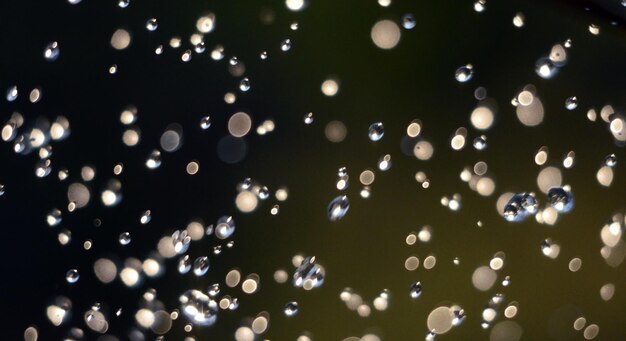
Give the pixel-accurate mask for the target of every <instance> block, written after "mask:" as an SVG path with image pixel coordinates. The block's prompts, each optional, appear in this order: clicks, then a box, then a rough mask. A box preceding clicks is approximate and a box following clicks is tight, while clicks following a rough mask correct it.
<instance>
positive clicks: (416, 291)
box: [409, 282, 422, 299]
mask: <svg viewBox="0 0 626 341" xmlns="http://www.w3.org/2000/svg"><path fill="white" fill-rule="evenodd" d="M421 295H422V283H420V282H415V283H413V284H411V287H410V290H409V296H411V298H413V299H415V298H418V297H420V296H421Z"/></svg>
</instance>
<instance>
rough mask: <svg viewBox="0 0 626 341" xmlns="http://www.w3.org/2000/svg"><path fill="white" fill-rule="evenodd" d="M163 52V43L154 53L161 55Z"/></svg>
mask: <svg viewBox="0 0 626 341" xmlns="http://www.w3.org/2000/svg"><path fill="white" fill-rule="evenodd" d="M162 53H163V45H159V46H157V47H156V48H155V49H154V54H156V55H160V54H162Z"/></svg>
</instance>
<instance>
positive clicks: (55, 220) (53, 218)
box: [46, 208, 62, 226]
mask: <svg viewBox="0 0 626 341" xmlns="http://www.w3.org/2000/svg"><path fill="white" fill-rule="evenodd" d="M61 220H62V217H61V211H60V210H59V209H56V208H55V209H53V210H51V211H50V212H48V215H47V216H46V222H47V223H48V225H50V226H57V225H59V224H60V223H61Z"/></svg>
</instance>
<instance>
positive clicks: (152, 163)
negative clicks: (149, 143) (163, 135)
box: [146, 149, 161, 169]
mask: <svg viewBox="0 0 626 341" xmlns="http://www.w3.org/2000/svg"><path fill="white" fill-rule="evenodd" d="M160 166H161V152H160V151H159V150H157V149H155V150H153V151H152V152H151V153H150V155H148V159H147V160H146V167H148V168H150V169H156V168H159V167H160Z"/></svg>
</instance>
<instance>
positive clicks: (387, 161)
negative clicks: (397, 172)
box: [378, 154, 391, 172]
mask: <svg viewBox="0 0 626 341" xmlns="http://www.w3.org/2000/svg"><path fill="white" fill-rule="evenodd" d="M389 168H391V155H389V154H385V155H383V156H381V157H380V159H378V169H379V170H381V171H383V172H384V171H387V170H389Z"/></svg>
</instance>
